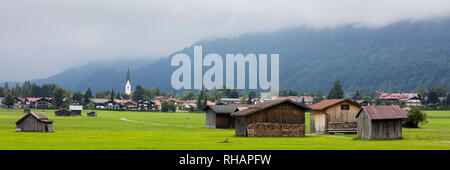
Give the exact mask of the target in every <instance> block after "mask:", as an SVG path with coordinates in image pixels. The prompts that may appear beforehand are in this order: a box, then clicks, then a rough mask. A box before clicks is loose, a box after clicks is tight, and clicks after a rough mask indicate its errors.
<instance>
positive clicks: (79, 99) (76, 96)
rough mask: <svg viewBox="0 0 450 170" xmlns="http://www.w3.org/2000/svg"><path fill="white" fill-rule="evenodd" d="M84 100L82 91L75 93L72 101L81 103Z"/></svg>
mask: <svg viewBox="0 0 450 170" xmlns="http://www.w3.org/2000/svg"><path fill="white" fill-rule="evenodd" d="M82 100H83V95H82V94H81V93H80V92H75V93H73V95H72V101H74V102H78V103H80V104H81V102H82Z"/></svg>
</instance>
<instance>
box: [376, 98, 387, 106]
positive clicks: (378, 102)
mask: <svg viewBox="0 0 450 170" xmlns="http://www.w3.org/2000/svg"><path fill="white" fill-rule="evenodd" d="M375 105H377V106H383V105H385V104H384V102H383V100H381V99H379V98H376V99H375Z"/></svg>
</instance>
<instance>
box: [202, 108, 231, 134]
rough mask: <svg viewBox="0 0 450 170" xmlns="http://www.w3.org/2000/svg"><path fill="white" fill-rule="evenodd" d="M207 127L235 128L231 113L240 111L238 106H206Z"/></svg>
mask: <svg viewBox="0 0 450 170" xmlns="http://www.w3.org/2000/svg"><path fill="white" fill-rule="evenodd" d="M203 111H206V128H220V129H232V128H234V119H233V117H231V114H232V113H234V112H237V111H239V108H238V107H236V106H226V105H215V106H206V107H205V108H204V109H203Z"/></svg>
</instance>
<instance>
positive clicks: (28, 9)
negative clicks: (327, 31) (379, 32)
mask: <svg viewBox="0 0 450 170" xmlns="http://www.w3.org/2000/svg"><path fill="white" fill-rule="evenodd" d="M449 14H450V1H449V0H339V1H336V0H328V1H325V0H307V1H295V2H293V1H282V0H273V1H263V0H253V1H246V0H236V1H233V0H228V1H225V0H120V1H119V0H0V82H2V81H23V80H26V79H35V78H45V77H49V76H51V75H54V74H56V73H58V72H61V71H63V70H64V69H67V68H70V67H74V66H79V65H81V64H84V63H86V62H89V61H93V60H107V59H111V60H113V59H119V58H127V57H129V58H139V57H149V58H151V57H153V58H159V57H165V56H167V55H168V54H170V53H172V52H175V51H176V50H180V49H183V48H184V47H187V46H189V45H191V44H193V43H195V42H197V41H199V40H205V39H214V38H223V37H230V38H232V37H236V36H239V35H242V34H244V33H254V32H270V31H276V30H279V29H283V28H291V27H298V26H306V27H311V28H313V29H317V28H319V29H320V28H326V27H335V26H341V25H347V24H352V25H357V26H363V27H373V28H380V27H383V26H386V25H389V24H392V23H394V22H397V21H400V20H411V21H417V20H423V19H429V18H439V17H447V16H449Z"/></svg>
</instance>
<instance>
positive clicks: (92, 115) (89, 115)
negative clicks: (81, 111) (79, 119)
mask: <svg viewBox="0 0 450 170" xmlns="http://www.w3.org/2000/svg"><path fill="white" fill-rule="evenodd" d="M87 116H88V117H97V114H96V113H95V112H94V111H90V112H87Z"/></svg>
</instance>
